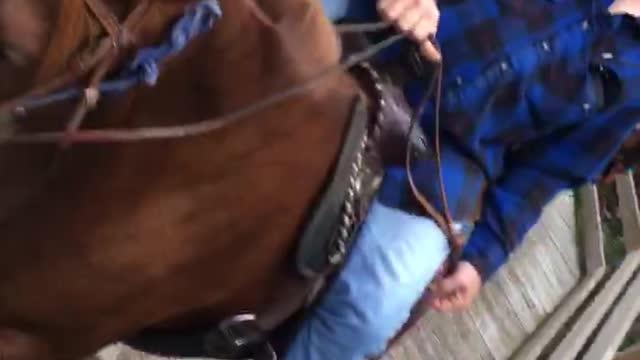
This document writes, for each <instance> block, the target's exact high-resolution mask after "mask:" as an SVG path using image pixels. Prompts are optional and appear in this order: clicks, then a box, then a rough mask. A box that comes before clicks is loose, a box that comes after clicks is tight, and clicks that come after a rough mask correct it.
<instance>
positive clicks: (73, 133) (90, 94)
mask: <svg viewBox="0 0 640 360" xmlns="http://www.w3.org/2000/svg"><path fill="white" fill-rule="evenodd" d="M244 1H245V2H247V3H249V4H250V5H251V4H252V1H254V0H244ZM84 2H85V4H86V6H87V9H88V10H89V11H90V12H91V14H92V15H93V16H94V17H95V18H96V19H97V20H98V21H99V23H100V24H101V26H102V27H103V28H104V30H105V31H106V32H107V35H108V36H107V37H105V38H103V39H102V40H101V41H100V42H99V44H98V46H97V47H96V48H95V50H94V51H93V52H91V53H90V54H89V55H88V56H85V57H83V58H80V59H79V60H78V66H77V67H76V68H75V69H72V70H70V71H68V72H66V73H63V74H62V75H60V76H58V77H56V78H54V79H53V80H51V81H48V82H46V83H45V84H43V85H40V86H37V87H35V88H33V89H32V90H30V91H28V92H27V93H25V94H23V95H21V96H19V97H17V98H15V99H11V100H9V101H6V102H4V103H0V114H1V113H4V112H10V113H13V114H16V115H18V116H26V114H27V112H28V102H29V99H32V98H34V97H41V96H45V95H47V94H50V93H52V92H54V91H56V90H58V89H60V88H63V87H65V86H69V85H70V84H72V83H75V82H77V81H79V80H80V79H82V78H85V77H87V76H88V79H89V80H88V83H87V85H86V87H85V88H84V90H83V93H82V96H81V99H80V100H79V101H78V103H77V105H76V107H75V109H74V111H73V112H72V115H71V117H70V120H69V121H68V122H67V124H66V127H65V129H64V130H63V131H50V132H35V133H28V134H4V135H0V146H2V145H8V144H45V143H54V144H58V145H59V147H60V149H62V150H64V149H66V148H68V147H69V146H71V145H72V144H74V143H129V142H140V141H150V140H160V139H178V138H185V137H192V136H198V135H202V134H206V133H210V132H214V131H217V130H220V129H222V128H226V127H228V126H231V125H232V124H234V123H236V122H239V121H241V120H242V119H243V118H245V117H246V116H248V115H251V114H255V113H257V112H259V111H262V110H264V109H266V108H268V107H270V106H272V105H275V104H277V103H280V102H283V101H285V100H289V99H291V98H294V97H296V96H299V95H301V94H304V93H305V92H306V91H308V90H309V89H311V88H313V87H314V86H316V85H317V84H318V83H320V82H322V81H324V80H325V79H326V78H327V77H329V76H330V75H334V74H336V73H339V72H343V71H347V70H349V69H350V68H351V67H353V66H356V65H358V64H360V63H362V62H364V61H366V60H368V59H370V58H372V57H373V56H375V55H376V54H377V53H378V52H380V51H382V50H383V49H385V48H387V47H389V46H390V45H392V44H394V43H396V42H398V41H400V40H403V39H405V38H406V35H404V34H395V35H393V36H391V37H389V38H387V39H385V40H383V41H380V42H378V43H375V44H373V45H371V46H369V47H367V48H366V49H364V50H363V51H361V52H358V53H355V54H352V55H351V56H349V57H348V58H347V59H346V60H344V61H343V62H340V63H338V64H336V65H333V66H330V67H327V68H325V69H323V70H322V71H320V72H319V73H318V74H317V75H316V76H314V77H312V78H311V79H309V80H308V81H306V82H304V83H302V84H299V85H296V86H293V87H290V88H288V89H285V90H284V91H280V92H276V93H274V94H272V95H270V96H267V97H265V98H264V99H262V100H259V101H257V102H254V103H252V104H250V105H248V106H244V107H241V108H239V109H237V110H235V111H232V112H229V113H227V114H223V115H221V116H216V117H214V118H209V119H206V120H203V121H201V122H198V123H194V124H186V125H178V126H157V127H139V128H133V129H131V128H127V129H122V128H111V129H84V130H83V129H81V126H82V123H83V120H84V119H85V117H86V116H87V114H88V113H89V112H90V111H91V110H92V109H94V108H95V107H96V106H97V104H98V102H99V100H100V97H101V92H100V90H99V85H100V84H101V83H102V82H103V81H104V79H105V77H106V75H107V73H108V72H109V71H110V70H111V69H112V68H113V67H114V66H116V64H117V61H118V59H119V57H120V56H119V55H120V54H121V51H122V50H123V49H127V48H130V47H132V46H134V45H136V37H137V35H138V33H137V32H138V31H139V29H140V25H141V21H142V19H143V17H144V15H145V14H146V11H147V10H148V8H149V5H150V0H142V1H141V2H140V3H139V4H138V5H137V6H136V7H135V8H134V10H133V11H132V12H131V13H130V14H129V15H128V16H127V17H126V19H125V20H124V22H123V23H120V22H119V21H118V19H117V18H116V16H115V15H114V14H113V13H112V12H111V10H110V9H109V8H108V6H107V5H106V4H105V3H104V2H103V0H84ZM249 8H250V9H251V10H252V11H257V9H256V7H254V6H249ZM390 26H391V25H390V24H389V23H386V22H377V23H367V24H344V25H336V29H337V31H338V33H349V32H352V33H353V32H358V33H366V32H373V31H378V30H383V29H386V28H389V27H390ZM432 42H433V43H434V44H436V41H435V39H434V38H432ZM442 76H443V66H442V63H439V64H437V73H436V76H435V77H434V78H433V79H432V81H431V84H430V86H429V88H428V91H427V92H426V93H425V95H424V97H423V99H422V101H421V103H420V105H419V107H418V108H417V110H416V111H415V112H414V114H413V117H412V119H411V127H410V133H409V135H410V134H411V133H412V132H413V130H414V129H415V127H416V126H417V124H418V122H419V120H420V118H421V117H422V115H423V112H424V110H425V108H426V105H427V103H428V102H429V100H430V99H431V96H432V94H433V91H434V88H435V90H436V99H435V129H434V134H435V139H434V151H435V156H436V165H437V171H438V178H439V183H440V184H439V187H440V196H441V200H442V204H443V210H444V211H443V213H444V214H440V213H439V211H437V210H436V208H435V207H434V206H433V205H432V204H431V203H430V202H429V201H428V200H427V199H426V197H425V196H424V195H423V194H422V193H421V192H420V191H419V190H418V188H417V187H416V185H415V182H414V180H413V175H412V172H411V167H412V166H411V154H412V148H411V142H410V141H407V147H406V162H405V167H406V171H407V176H408V181H409V185H410V189H411V191H412V194H413V196H414V197H415V199H416V200H417V202H418V203H419V205H420V206H421V207H422V209H423V210H424V211H425V213H426V214H427V215H428V216H430V217H431V218H432V219H433V220H434V221H435V222H436V223H437V224H438V226H439V227H440V228H441V229H442V230H443V231H444V232H445V234H446V235H447V237H448V240H449V244H450V249H451V254H450V260H451V261H449V264H448V270H449V271H450V270H451V269H452V268H451V266H453V265H454V264H455V263H456V262H457V258H458V257H459V253H460V251H461V249H462V246H463V244H462V241H461V240H460V239H459V237H458V236H456V233H455V231H454V228H453V220H452V218H451V215H450V212H449V207H448V202H447V196H446V190H445V187H444V181H443V176H442V164H441V156H440V103H441V92H442ZM54 102H55V101H54ZM54 102H52V103H54Z"/></svg>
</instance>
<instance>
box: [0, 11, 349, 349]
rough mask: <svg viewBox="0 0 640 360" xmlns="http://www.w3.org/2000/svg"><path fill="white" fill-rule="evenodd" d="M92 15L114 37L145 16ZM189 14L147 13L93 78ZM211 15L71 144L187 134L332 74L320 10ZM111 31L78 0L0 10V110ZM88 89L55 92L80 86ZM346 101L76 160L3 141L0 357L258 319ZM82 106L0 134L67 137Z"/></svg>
mask: <svg viewBox="0 0 640 360" xmlns="http://www.w3.org/2000/svg"><path fill="white" fill-rule="evenodd" d="M101 2H103V3H104V4H106V6H107V8H108V9H109V11H110V12H111V13H113V14H114V16H115V18H116V19H118V21H120V22H122V21H125V19H126V18H127V17H128V16H129V15H130V14H132V12H134V11H135V10H136V9H137V8H138V5H139V4H140V3H142V2H143V1H142V0H135V1H134V0H101ZM188 3H189V4H190V3H193V2H192V1H182V0H151V1H149V7H148V8H147V9H146V10H145V11H144V14H143V16H142V17H141V19H140V20H139V21H137V22H136V23H137V24H138V26H139V30H137V31H136V33H135V34H136V36H135V38H134V39H133V40H135V41H134V43H132V44H133V45H132V46H128V47H127V46H125V47H123V48H122V52H119V53H118V54H117V56H116V57H115V58H114V61H113V62H112V64H110V65H109V66H108V71H107V72H106V75H105V79H109V78H110V77H111V76H113V75H114V74H117V73H118V72H119V70H120V69H121V68H122V67H123V66H125V64H127V61H128V59H130V58H131V55H133V54H135V52H136V49H138V48H141V47H145V46H153V45H154V44H156V43H158V41H162V40H163V39H166V38H167V37H168V34H169V31H170V30H171V27H172V25H173V24H174V22H175V21H176V19H178V18H179V17H180V16H181V15H182V14H183V11H184V7H185V5H187V4H188ZM221 5H222V9H223V12H224V16H223V18H222V20H221V21H219V22H218V23H217V24H216V25H215V26H214V28H213V29H212V30H211V31H208V32H206V33H205V34H203V35H201V36H199V37H197V38H195V39H194V40H193V41H192V42H191V43H190V44H189V45H188V46H187V47H186V48H185V49H183V50H182V51H181V52H180V53H179V54H176V56H174V57H172V58H171V59H169V60H168V62H167V63H166V64H164V65H163V67H162V72H161V75H160V78H159V79H158V81H157V84H155V86H153V87H149V86H145V85H141V86H136V87H133V88H132V89H130V90H128V91H126V92H123V93H120V94H115V95H112V96H111V95H110V96H103V97H102V98H101V99H100V101H99V102H98V104H97V107H96V108H95V109H92V110H91V111H90V112H89V113H88V116H87V117H86V119H85V120H84V122H82V124H81V126H80V128H81V129H80V130H82V129H109V128H114V127H117V128H121V129H129V128H136V127H144V126H181V125H184V124H194V123H199V122H202V121H203V120H205V119H207V118H212V117H216V116H220V115H222V114H225V113H228V112H230V111H235V110H238V109H242V108H244V107H246V106H248V105H250V104H252V103H254V102H256V101H259V100H261V99H263V98H265V97H267V96H269V95H270V94H273V93H277V92H280V91H283V90H285V89H287V88H290V87H291V86H294V85H299V84H301V83H304V82H305V81H307V80H309V79H310V78H311V77H313V76H314V75H316V74H317V73H318V72H321V71H322V70H323V69H324V68H326V67H327V66H330V65H332V64H335V63H336V62H337V61H338V58H339V47H338V44H337V41H336V37H335V33H334V30H333V28H332V26H331V24H330V22H329V21H328V20H327V19H326V18H325V17H324V14H323V12H322V10H321V9H320V8H319V5H318V4H316V3H315V1H312V0H281V1H266V0H265V1H259V0H245V1H243V0H222V1H221ZM107 30H108V29H106V26H105V24H104V22H103V21H100V19H99V18H98V17H97V16H96V15H95V13H94V12H93V11H91V10H90V9H89V6H87V3H86V2H85V1H81V0H0V79H2V81H1V82H0V103H2V102H3V101H5V100H7V99H13V98H15V97H16V96H20V95H21V94H24V93H25V92H28V91H31V90H32V89H37V88H39V87H40V86H42V85H43V84H48V83H49V82H50V81H52V79H53V80H55V79H58V77H60V76H64V75H65V74H68V73H73V72H74V71H82V69H83V66H81V65H86V64H83V63H82V60H83V59H86V56H85V55H86V54H87V52H88V53H89V54H90V53H91V51H92V50H94V49H95V48H96V47H99V45H100V43H101V39H102V38H104V37H105V36H106V35H107V34H108V31H107ZM93 75H95V74H94V73H93V72H90V73H86V74H82V76H80V77H77V78H73V79H72V80H73V81H71V82H70V83H68V84H67V83H65V84H64V86H63V88H66V87H70V86H79V87H81V88H82V87H85V86H87V84H88V83H89V82H90V80H91V77H92V76H93ZM356 95H357V90H356V87H355V85H354V84H353V83H352V82H351V80H350V79H349V78H348V77H347V76H346V75H344V74H337V75H335V76H331V77H328V78H326V79H325V81H323V82H320V83H318V84H317V86H316V87H314V88H313V89H312V90H310V91H309V92H307V93H305V94H303V95H300V96H297V97H295V98H291V99H289V100H286V101H283V102H281V103H279V104H276V105H274V106H271V107H265V108H262V109H261V110H260V111H257V112H255V113H252V114H248V115H247V116H245V117H244V118H243V119H242V121H241V122H236V123H234V124H233V125H232V126H229V127H226V128H224V129H222V130H221V131H217V132H208V133H203V134H200V135H199V136H196V137H188V138H176V139H165V140H163V141H155V142H153V141H152V142H143V143H135V144H104V143H94V144H72V146H71V147H65V146H64V144H60V143H57V142H53V143H50V144H35V145H34V144H20V145H16V144H12V145H7V144H5V143H1V142H2V141H0V143H1V144H0V174H2V175H0V239H1V240H0V359H2V360H50V359H55V360H58V359H61V358H63V359H64V360H68V359H69V358H72V357H73V356H76V355H84V354H87V353H89V352H91V351H94V350H96V349H97V348H99V347H100V346H102V345H104V344H106V343H108V342H110V341H114V340H117V339H119V338H122V337H124V336H127V335H130V334H133V333H135V332H136V331H138V330H140V329H141V328H145V327H149V326H153V325H156V324H159V323H165V322H167V321H170V320H175V319H184V317H185V316H187V318H188V319H191V318H190V317H189V316H190V315H192V314H200V317H199V320H205V321H206V320H212V321H215V320H218V319H220V318H221V317H226V316H228V315H231V314H235V313H237V312H239V311H244V310H247V309H256V310H259V309H260V307H261V306H263V304H264V303H265V302H267V301H268V299H272V298H274V297H276V296H277V295H278V294H279V293H281V292H282V291H283V289H284V288H285V287H287V286H288V285H289V284H290V283H291V282H292V281H295V280H294V276H293V274H291V273H290V271H289V267H288V266H287V260H288V256H289V254H290V252H291V250H292V248H293V246H294V240H295V238H296V236H297V235H298V234H297V232H298V229H299V228H300V225H301V223H302V222H303V221H304V219H305V215H306V211H307V209H308V208H309V205H310V204H311V202H312V201H313V199H315V198H316V196H317V194H318V193H319V192H320V190H321V189H322V187H323V185H324V183H325V181H326V177H327V175H328V174H329V173H330V171H331V168H332V166H333V163H334V161H335V158H336V156H337V153H338V150H339V146H340V143H341V140H342V139H341V136H340V135H341V134H342V133H343V131H344V129H345V124H346V123H347V121H348V114H349V113H350V110H351V106H352V103H353V100H354V99H355V97H356ZM77 104H78V102H77V101H75V100H74V101H68V100H67V101H63V102H60V103H58V102H56V103H54V104H50V105H47V106H45V107H42V108H37V109H35V110H34V111H30V110H27V111H26V112H20V111H17V112H16V111H14V112H12V113H11V114H12V115H13V116H12V119H8V118H7V116H0V122H1V123H2V124H3V125H2V126H3V127H4V131H0V137H3V136H4V137H5V138H6V133H7V132H10V133H11V134H13V133H15V134H33V133H37V132H41V131H60V130H64V129H65V127H66V126H68V125H69V119H70V116H71V115H72V113H73V111H74V109H75V107H76V106H77ZM12 110H17V109H12ZM8 120H10V121H8ZM0 129H2V128H1V127H0ZM3 134H4V135H3ZM60 354H63V355H60Z"/></svg>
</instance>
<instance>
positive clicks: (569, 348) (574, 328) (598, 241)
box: [513, 173, 640, 360]
mask: <svg viewBox="0 0 640 360" xmlns="http://www.w3.org/2000/svg"><path fill="white" fill-rule="evenodd" d="M616 191H617V194H618V199H619V209H620V216H621V220H622V225H623V241H624V245H625V248H626V250H627V255H626V257H625V259H624V261H623V262H622V264H621V265H620V266H618V267H617V268H616V269H611V268H610V266H611V265H612V264H607V263H606V261H605V256H604V236H603V232H602V223H601V218H600V206H599V204H598V192H597V188H596V187H595V186H594V185H590V186H585V187H584V188H582V189H580V190H579V191H578V196H579V201H580V206H579V208H578V213H577V216H578V219H579V221H580V222H579V226H580V229H579V230H580V231H581V239H583V250H584V256H585V269H584V270H585V276H584V278H583V280H582V281H581V283H580V284H579V285H578V286H577V287H576V288H575V289H574V290H573V291H572V293H571V294H570V295H569V296H568V297H567V298H566V299H565V301H564V302H563V303H562V304H561V305H560V306H559V307H558V309H556V311H555V312H554V313H553V314H552V315H551V316H550V317H549V318H548V319H547V320H546V321H545V322H544V323H543V325H542V326H541V327H540V328H539V329H537V331H536V332H535V333H534V334H533V335H532V337H531V338H530V339H529V340H528V341H527V342H526V343H525V344H524V345H523V346H522V347H521V348H520V349H519V351H518V352H516V354H515V355H514V356H513V359H515V360H525V359H526V360H528V359H531V360H533V359H551V360H570V359H581V360H583V359H584V360H609V359H613V358H616V356H618V358H619V359H622V358H623V356H626V357H629V356H630V355H629V352H627V353H625V354H617V352H618V348H619V347H620V345H621V344H622V342H623V340H624V337H625V335H626V334H627V332H628V331H629V328H630V327H631V325H632V324H633V322H634V320H635V319H636V318H637V317H638V315H640V276H639V275H638V269H639V267H640V210H639V207H638V198H637V196H636V189H635V186H634V181H633V176H632V174H631V173H628V174H625V175H621V176H619V177H618V178H617V179H616ZM632 355H633V354H632ZM625 359H626V358H625ZM638 359H640V357H638Z"/></svg>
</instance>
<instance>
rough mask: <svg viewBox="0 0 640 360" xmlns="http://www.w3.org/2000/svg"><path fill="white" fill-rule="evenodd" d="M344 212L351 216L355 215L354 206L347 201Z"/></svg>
mask: <svg viewBox="0 0 640 360" xmlns="http://www.w3.org/2000/svg"><path fill="white" fill-rule="evenodd" d="M344 211H345V212H346V213H349V214H351V213H353V205H351V202H349V201H347V202H346V203H345V204H344Z"/></svg>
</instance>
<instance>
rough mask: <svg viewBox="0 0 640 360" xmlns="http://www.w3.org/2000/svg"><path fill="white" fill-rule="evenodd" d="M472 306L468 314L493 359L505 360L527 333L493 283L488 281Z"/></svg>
mask: <svg viewBox="0 0 640 360" xmlns="http://www.w3.org/2000/svg"><path fill="white" fill-rule="evenodd" d="M474 305H475V306H474V307H472V309H471V312H470V314H471V316H472V318H473V320H474V321H475V323H476V324H477V326H478V328H479V329H481V331H482V337H483V338H484V340H485V342H486V344H487V347H488V348H489V349H490V350H491V353H492V355H493V357H494V358H495V359H507V358H508V357H509V356H511V354H512V353H513V351H514V350H515V349H516V348H517V347H518V346H520V344H521V343H522V341H523V339H524V338H526V336H527V333H526V331H525V329H524V328H523V327H522V325H521V324H520V322H519V321H518V320H517V317H516V315H515V313H514V311H513V309H512V308H511V307H510V306H509V302H508V300H507V299H506V297H505V295H504V294H503V293H502V292H501V291H500V289H499V288H498V287H497V286H496V285H495V283H494V282H493V281H489V282H488V283H487V284H486V285H485V286H484V294H483V295H482V296H480V297H479V299H477V300H476V301H475V304H474ZM458 346H459V345H458Z"/></svg>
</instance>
